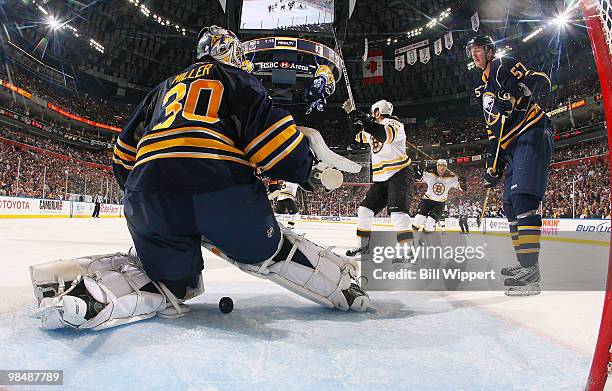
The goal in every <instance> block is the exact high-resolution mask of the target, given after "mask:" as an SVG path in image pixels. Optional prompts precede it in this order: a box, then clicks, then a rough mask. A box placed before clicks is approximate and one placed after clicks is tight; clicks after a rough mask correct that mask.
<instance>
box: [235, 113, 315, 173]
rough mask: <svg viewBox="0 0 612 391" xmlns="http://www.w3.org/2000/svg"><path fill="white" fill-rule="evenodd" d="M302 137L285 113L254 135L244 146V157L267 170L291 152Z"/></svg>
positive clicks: (291, 118)
mask: <svg viewBox="0 0 612 391" xmlns="http://www.w3.org/2000/svg"><path fill="white" fill-rule="evenodd" d="M303 138H304V135H303V134H302V132H300V131H299V130H298V129H297V127H296V126H295V122H294V121H293V117H291V115H287V116H285V117H283V118H281V119H279V120H278V121H276V122H274V123H273V124H272V125H270V126H269V127H268V128H266V129H265V130H264V131H263V132H262V133H261V134H259V135H258V136H257V137H255V138H254V139H253V140H252V141H251V142H250V143H249V144H248V145H247V146H246V147H245V148H244V153H245V157H246V159H248V160H249V161H250V162H251V163H252V164H253V165H256V166H257V167H260V168H261V169H262V170H263V171H268V170H270V169H271V168H272V167H274V166H275V165H276V164H277V163H278V162H280V161H281V160H282V159H284V158H285V157H286V156H287V155H288V154H289V153H291V151H293V150H294V149H295V148H296V147H297V146H298V145H299V144H300V142H301V141H302V139H303Z"/></svg>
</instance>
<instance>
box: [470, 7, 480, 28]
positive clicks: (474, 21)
mask: <svg viewBox="0 0 612 391" xmlns="http://www.w3.org/2000/svg"><path fill="white" fill-rule="evenodd" d="M471 20H472V30H474V31H478V29H479V28H480V18H479V17H478V12H476V13H475V14H474V15H472V18H471Z"/></svg>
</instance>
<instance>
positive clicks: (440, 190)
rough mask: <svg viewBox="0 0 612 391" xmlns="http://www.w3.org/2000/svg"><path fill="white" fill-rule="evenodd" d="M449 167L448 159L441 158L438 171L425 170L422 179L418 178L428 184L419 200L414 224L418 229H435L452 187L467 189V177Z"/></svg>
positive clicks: (437, 164) (426, 230)
mask: <svg viewBox="0 0 612 391" xmlns="http://www.w3.org/2000/svg"><path fill="white" fill-rule="evenodd" d="M447 168H448V163H447V162H446V160H444V159H439V160H438V161H437V163H436V172H435V173H433V172H429V171H427V170H424V171H423V173H422V174H421V179H420V180H418V181H419V182H424V183H426V184H427V191H426V192H425V195H424V196H423V199H421V201H420V202H419V208H418V210H417V214H416V216H414V222H413V224H412V226H413V228H414V229H415V230H417V231H418V230H421V229H422V230H423V231H425V232H433V231H435V229H436V223H438V221H440V218H441V217H442V213H443V212H444V205H445V204H446V200H447V199H448V192H449V191H450V190H451V189H459V190H461V191H466V190H467V183H466V180H465V178H463V177H458V176H456V175H453V174H451V173H450V172H449V171H448V169H447ZM417 177H418V174H417Z"/></svg>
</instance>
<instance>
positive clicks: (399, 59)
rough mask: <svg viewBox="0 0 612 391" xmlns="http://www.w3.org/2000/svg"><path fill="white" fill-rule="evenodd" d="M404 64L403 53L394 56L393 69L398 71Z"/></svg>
mask: <svg viewBox="0 0 612 391" xmlns="http://www.w3.org/2000/svg"><path fill="white" fill-rule="evenodd" d="M405 66H406V63H405V62H404V55H403V54H402V55H400V56H397V57H395V69H397V70H398V71H401V70H402V69H404V67H405Z"/></svg>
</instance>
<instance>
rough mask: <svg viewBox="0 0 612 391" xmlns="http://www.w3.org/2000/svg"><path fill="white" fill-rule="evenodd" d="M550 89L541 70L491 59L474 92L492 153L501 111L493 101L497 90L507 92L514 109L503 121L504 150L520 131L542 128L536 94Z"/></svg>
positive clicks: (518, 63)
mask: <svg viewBox="0 0 612 391" xmlns="http://www.w3.org/2000/svg"><path fill="white" fill-rule="evenodd" d="M548 90H550V80H549V78H548V76H547V75H546V74H545V73H543V72H537V71H533V70H529V69H527V68H526V67H525V66H524V65H523V64H522V63H521V62H519V61H517V60H515V59H513V58H510V57H502V58H496V59H494V60H493V61H491V67H490V71H489V72H488V74H486V73H484V72H483V74H482V78H481V82H480V83H479V84H478V86H477V87H476V88H475V90H474V93H475V95H476V97H477V98H479V99H480V103H481V107H482V110H483V114H484V119H485V123H486V130H487V135H488V137H489V142H490V143H491V150H492V151H493V153H495V150H496V149H497V142H498V138H499V135H500V132H501V123H502V121H501V114H500V112H499V111H498V109H497V107H496V106H495V104H494V101H495V99H496V96H497V94H498V93H499V92H508V93H510V94H511V95H512V96H513V97H514V98H515V99H516V103H515V108H514V110H513V111H512V113H511V114H510V116H508V117H507V118H506V120H505V125H504V129H503V133H502V135H501V144H500V146H501V148H502V150H504V149H506V148H507V147H508V146H509V145H510V144H512V142H513V141H515V140H516V139H517V138H518V137H519V136H520V135H521V134H522V133H524V132H525V131H527V130H528V129H530V128H532V127H543V126H544V122H545V121H546V120H547V117H546V114H545V113H544V110H542V109H541V108H540V106H539V105H538V103H537V102H536V97H537V96H538V95H540V94H541V93H543V92H546V91H548Z"/></svg>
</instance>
